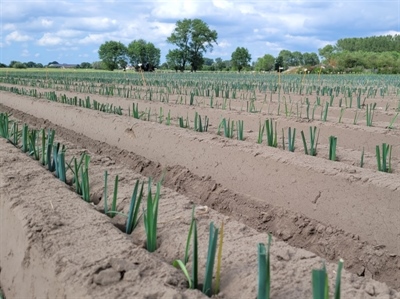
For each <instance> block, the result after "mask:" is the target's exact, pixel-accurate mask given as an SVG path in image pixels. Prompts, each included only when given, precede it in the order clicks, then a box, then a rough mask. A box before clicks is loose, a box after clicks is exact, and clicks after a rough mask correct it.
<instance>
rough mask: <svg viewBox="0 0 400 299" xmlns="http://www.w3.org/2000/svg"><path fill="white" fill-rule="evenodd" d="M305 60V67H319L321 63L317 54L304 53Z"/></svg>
mask: <svg viewBox="0 0 400 299" xmlns="http://www.w3.org/2000/svg"><path fill="white" fill-rule="evenodd" d="M303 58H304V64H305V65H317V64H318V63H319V58H318V55H317V54H316V53H307V52H306V53H303Z"/></svg>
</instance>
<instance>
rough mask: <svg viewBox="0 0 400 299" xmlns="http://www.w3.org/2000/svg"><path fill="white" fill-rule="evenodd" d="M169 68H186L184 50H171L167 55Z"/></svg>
mask: <svg viewBox="0 0 400 299" xmlns="http://www.w3.org/2000/svg"><path fill="white" fill-rule="evenodd" d="M166 59H167V64H168V68H169V69H172V70H175V71H178V70H180V71H181V72H183V71H184V70H185V62H184V58H183V53H182V51H180V50H178V49H175V50H169V51H168V54H167V56H166Z"/></svg>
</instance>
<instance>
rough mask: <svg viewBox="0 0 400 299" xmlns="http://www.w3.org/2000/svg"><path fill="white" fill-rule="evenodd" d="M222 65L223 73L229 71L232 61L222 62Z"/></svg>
mask: <svg viewBox="0 0 400 299" xmlns="http://www.w3.org/2000/svg"><path fill="white" fill-rule="evenodd" d="M222 64H223V65H224V66H225V68H224V69H223V70H224V71H230V70H231V68H232V60H224V61H222Z"/></svg>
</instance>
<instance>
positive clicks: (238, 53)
mask: <svg viewBox="0 0 400 299" xmlns="http://www.w3.org/2000/svg"><path fill="white" fill-rule="evenodd" d="M231 61H232V66H233V67H234V68H236V69H237V70H238V71H239V72H240V71H241V70H242V69H243V68H244V67H247V66H249V63H250V61H251V55H250V53H249V50H247V49H246V48H243V47H237V48H236V50H235V51H234V52H233V53H232V56H231Z"/></svg>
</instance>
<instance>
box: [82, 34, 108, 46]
mask: <svg viewBox="0 0 400 299" xmlns="http://www.w3.org/2000/svg"><path fill="white" fill-rule="evenodd" d="M107 39H108V34H89V35H87V36H85V37H84V38H82V39H80V40H79V41H78V43H80V44H101V43H103V42H105V41H106V40H107Z"/></svg>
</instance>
